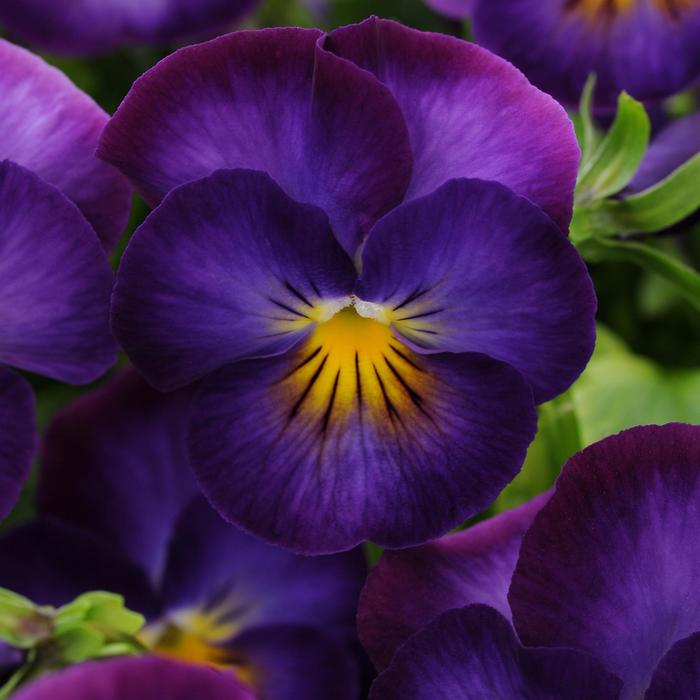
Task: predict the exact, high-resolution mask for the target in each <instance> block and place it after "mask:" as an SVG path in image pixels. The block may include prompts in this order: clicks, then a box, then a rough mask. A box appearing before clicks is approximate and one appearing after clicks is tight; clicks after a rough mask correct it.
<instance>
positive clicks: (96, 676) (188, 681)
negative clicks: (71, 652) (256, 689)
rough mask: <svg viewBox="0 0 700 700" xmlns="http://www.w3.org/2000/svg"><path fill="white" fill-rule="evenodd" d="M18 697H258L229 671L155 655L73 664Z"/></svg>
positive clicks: (150, 699)
mask: <svg viewBox="0 0 700 700" xmlns="http://www.w3.org/2000/svg"><path fill="white" fill-rule="evenodd" d="M12 697H13V699H16V700H156V699H158V700H166V699H167V700H196V699H197V700H204V699H205V698H206V700H254V697H255V696H254V695H253V693H251V691H250V690H249V689H248V688H246V687H245V686H243V685H241V684H240V683H239V682H237V681H236V679H235V678H234V677H233V676H232V675H231V674H229V673H222V672H220V671H216V670H213V669H207V668H198V667H197V666H192V665H189V664H181V663H175V662H173V661H166V660H164V659H158V658H153V657H150V658H149V657H145V658H140V659H133V658H126V659H114V660H112V661H103V662H90V663H85V664H80V665H78V666H73V667H72V668H70V669H68V670H66V671H62V672H60V673H55V674H52V675H50V676H47V677H46V678H43V679H42V680H39V681H37V682H35V683H32V684H30V685H29V686H27V687H25V688H23V689H21V690H20V691H19V692H17V693H15V694H13V696H12Z"/></svg>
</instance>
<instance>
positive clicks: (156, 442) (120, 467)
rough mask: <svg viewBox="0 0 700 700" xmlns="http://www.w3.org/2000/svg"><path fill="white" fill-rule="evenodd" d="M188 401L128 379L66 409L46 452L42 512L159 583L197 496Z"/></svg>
mask: <svg viewBox="0 0 700 700" xmlns="http://www.w3.org/2000/svg"><path fill="white" fill-rule="evenodd" d="M189 399H190V396H189V392H178V393H175V394H169V395H165V394H160V393H158V392H156V391H154V390H153V389H151V388H150V387H149V386H148V385H147V384H146V383H145V382H144V381H143V380H142V379H141V378H140V377H139V376H138V375H137V374H136V372H134V371H127V372H124V373H123V374H121V375H120V376H119V377H117V378H116V379H114V380H112V381H110V382H109V383H108V384H107V385H105V386H104V387H101V388H100V389H98V390H97V391H94V392H92V393H90V394H86V395H85V396H82V397H80V398H79V399H77V400H76V401H75V402H73V403H72V404H71V405H69V406H68V407H67V408H65V409H63V410H62V411H61V412H59V413H58V415H56V417H55V418H54V419H53V420H52V422H51V424H50V425H49V428H48V430H47V432H46V436H45V438H44V442H43V445H42V468H41V471H40V474H39V486H38V504H39V510H40V511H41V512H42V513H43V514H45V515H49V516H53V517H55V518H57V519H60V520H61V521H63V522H65V523H68V524H70V525H72V526H74V527H76V528H78V529H80V530H82V531H83V532H89V533H91V534H92V535H95V536H97V537H99V538H100V539H101V541H102V542H103V544H104V546H105V547H107V548H109V549H110V550H115V549H116V550H117V551H120V552H122V553H123V555H124V556H125V557H126V558H127V559H129V560H130V561H132V562H133V563H135V564H137V565H139V566H141V567H142V568H143V570H144V571H146V572H148V574H149V576H150V577H151V578H152V579H153V580H158V579H159V577H160V576H162V573H163V568H164V566H165V560H166V557H167V550H168V543H169V541H170V538H171V537H172V533H173V530H174V529H175V524H176V521H177V518H178V517H179V514H180V512H181V510H182V509H183V508H184V507H185V506H186V505H187V504H188V503H189V501H190V500H191V499H192V498H193V497H194V495H195V494H196V493H197V487H196V485H195V482H194V478H193V475H192V471H191V469H190V465H189V462H188V460H187V452H186V445H185V432H186V424H187V420H186V419H187V411H188V407H189Z"/></svg>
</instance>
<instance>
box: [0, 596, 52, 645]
mask: <svg viewBox="0 0 700 700" xmlns="http://www.w3.org/2000/svg"><path fill="white" fill-rule="evenodd" d="M51 612H52V609H51V608H43V607H40V606H37V605H34V603H32V601H31V600H29V599H28V598H25V597H24V596H21V595H18V594H17V593H13V592H12V591H8V590H7V589H5V588H0V639H1V640H2V641H4V642H6V643H7V644H9V645H10V646H13V647H15V648H17V649H29V648H31V647H33V646H34V645H35V644H36V643H37V642H39V641H41V640H42V639H46V638H47V637H48V636H50V635H51V631H52V621H51Z"/></svg>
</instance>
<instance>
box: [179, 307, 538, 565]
mask: <svg viewBox="0 0 700 700" xmlns="http://www.w3.org/2000/svg"><path fill="white" fill-rule="evenodd" d="M346 313H347V315H348V316H347V317H346V318H343V317H342V315H343V314H346ZM353 316H356V314H355V312H354V310H346V311H345V312H341V314H339V315H338V317H336V318H337V320H334V321H331V322H329V323H327V324H322V325H320V326H319V328H318V330H317V332H316V333H314V334H313V335H312V336H311V337H310V339H309V341H308V342H307V343H304V344H302V345H301V346H300V347H299V348H298V349H295V350H294V351H293V352H290V353H288V354H287V355H285V356H282V357H278V358H272V359H266V360H259V361H248V362H240V363H237V364H235V365H231V366H229V367H227V368H224V369H223V370H220V371H219V372H217V373H215V374H213V375H211V376H210V377H209V378H208V379H207V380H205V382H204V383H203V385H202V387H201V389H200V391H199V392H198V395H197V397H196V399H195V402H194V405H193V412H192V418H191V424H190V456H191V459H192V464H193V467H194V470H195V473H196V475H197V478H198V481H199V484H200V486H201V487H202V489H203V491H204V493H205V495H206V496H207V498H208V499H209V500H210V501H211V503H212V504H213V505H214V507H215V508H216V509H217V510H218V511H219V512H220V513H221V514H222V515H223V516H224V517H225V518H226V519H228V520H230V521H232V522H234V523H236V524H238V525H240V526H241V527H243V528H244V529H245V530H248V531H250V532H252V533H254V534H256V535H258V536H259V537H262V538H263V539H265V540H268V541H270V542H273V543H276V544H280V545H283V546H285V547H288V548H290V549H292V550H295V551H298V552H301V553H307V554H311V553H313V554H322V553H328V552H337V551H341V550H346V549H350V548H352V547H354V546H355V545H357V544H358V543H359V542H362V541H363V540H367V539H369V540H373V541H375V542H377V543H379V544H380V545H382V546H387V547H405V546H409V545H415V544H419V543H422V542H424V541H426V540H427V539H430V538H433V537H436V536H438V535H441V534H443V533H444V532H445V531H447V530H448V529H450V528H452V527H454V526H456V525H457V524H459V523H460V522H462V521H463V520H465V519H466V518H467V517H469V516H471V515H473V514H474V513H476V512H479V511H480V510H482V509H483V508H485V507H486V506H487V505H488V504H489V503H490V502H491V501H493V499H494V498H495V497H496V495H497V494H498V493H499V492H500V491H501V490H502V489H503V487H504V486H505V485H506V484H507V483H508V482H509V481H510V480H511V479H512V478H513V477H514V476H515V474H516V473H517V472H518V470H519V469H520V466H521V465H522V462H523V459H524V455H525V451H526V448H527V445H528V444H529V442H530V441H531V440H532V437H533V434H534V430H535V422H536V421H535V415H534V410H533V403H532V397H531V393H530V390H529V388H528V387H527V385H526V384H525V382H524V381H523V379H522V378H521V376H520V375H519V374H518V373H517V372H516V371H515V370H513V369H512V368H510V367H509V366H507V365H504V364H502V363H500V362H496V361H493V360H491V359H489V358H486V357H484V356H482V355H472V354H464V355H433V356H430V357H419V356H417V355H416V354H415V353H412V352H411V351H410V350H409V349H408V348H406V347H405V346H401V345H400V344H399V343H397V342H396V341H394V340H393V338H392V337H391V335H390V333H389V330H388V328H386V326H381V325H379V324H376V322H374V321H369V320H366V319H359V321H357V320H355V318H353ZM356 318H359V317H356ZM364 323H367V324H370V327H369V328H364V327H363V324H364ZM355 324H357V325H359V326H360V327H361V330H360V341H359V344H358V345H357V346H353V339H352V338H353V332H354V331H353V329H355V328H356V326H355ZM371 324H375V325H376V328H375V327H372V326H371ZM336 343H337V344H336ZM366 343H367V344H366Z"/></svg>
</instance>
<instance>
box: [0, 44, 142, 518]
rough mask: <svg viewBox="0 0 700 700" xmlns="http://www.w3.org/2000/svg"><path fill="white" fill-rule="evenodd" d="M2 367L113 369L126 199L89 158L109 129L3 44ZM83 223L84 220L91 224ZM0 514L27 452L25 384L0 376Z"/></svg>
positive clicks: (83, 378)
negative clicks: (113, 316)
mask: <svg viewBox="0 0 700 700" xmlns="http://www.w3.org/2000/svg"><path fill="white" fill-rule="evenodd" d="M0 65H2V70H1V71H0V123H2V129H1V130H0V299H1V300H2V301H1V302H0V325H1V326H2V338H1V339H0V363H2V364H4V365H11V366H14V367H18V368H20V369H24V370H28V371H30V372H36V373H38V374H43V375H46V376H49V377H52V378H54V379H58V380H61V381H67V382H73V383H85V382H89V381H92V380H93V379H95V378H96V377H98V376H99V375H100V374H102V373H103V372H104V371H105V370H106V369H107V368H108V367H109V366H110V365H111V364H113V362H114V360H115V350H116V348H115V343H114V340H113V339H112V335H111V332H110V328H109V295H110V291H111V288H112V281H113V276H112V272H111V269H110V267H109V264H108V262H107V259H106V257H105V254H104V251H103V250H102V246H101V245H100V242H99V240H98V238H97V236H96V235H95V231H93V229H92V228H91V225H90V224H92V226H94V227H95V230H96V231H97V233H98V234H99V236H100V238H101V240H102V243H103V245H104V246H105V247H110V246H111V245H112V244H113V243H114V242H115V241H116V237H117V236H118V234H119V232H120V231H121V228H122V226H123V224H124V223H125V217H126V215H127V214H128V208H129V200H130V192H129V187H128V185H127V183H126V181H125V180H124V179H123V178H122V177H121V175H120V174H119V173H118V172H117V171H116V170H115V169H114V168H112V167H111V166H109V165H106V164H105V163H102V162H100V161H99V160H97V158H95V156H94V149H95V145H96V143H97V139H98V136H99V134H100V132H101V130H102V128H103V127H104V125H105V123H106V121H107V115H106V114H105V113H104V112H102V111H101V110H100V109H99V108H98V107H97V105H95V104H94V103H93V102H92V101H91V100H90V99H89V98H88V97H87V96H86V95H84V94H83V93H81V92H80V91H79V90H78V89H77V88H76V87H75V86H73V85H72V84H71V83H70V82H69V81H68V80H67V79H66V78H65V76H63V75H62V74H61V73H59V72H58V71H57V70H55V69H54V68H51V67H49V66H48V65H46V64H45V63H44V62H43V61H41V60H40V59H39V58H37V57H36V56H33V55H32V54H30V53H28V52H27V51H25V50H24V49H21V48H19V47H16V46H13V45H12V44H9V43H7V42H6V41H3V40H0ZM88 222H90V223H88ZM0 414H1V415H2V417H3V420H2V426H1V427H0V517H3V516H4V515H6V514H7V511H8V510H9V509H10V507H11V506H12V504H13V503H14V501H15V500H16V498H17V496H18V493H19V489H20V487H21V484H22V482H23V481H24V479H25V478H26V475H27V473H28V470H29V465H30V462H31V457H32V454H33V452H34V443H35V429H34V407H33V397H32V394H31V389H30V388H29V385H28V384H27V383H26V382H25V381H24V380H23V379H21V378H20V377H18V376H16V375H14V374H12V373H11V372H10V371H9V370H7V369H4V368H0Z"/></svg>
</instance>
